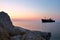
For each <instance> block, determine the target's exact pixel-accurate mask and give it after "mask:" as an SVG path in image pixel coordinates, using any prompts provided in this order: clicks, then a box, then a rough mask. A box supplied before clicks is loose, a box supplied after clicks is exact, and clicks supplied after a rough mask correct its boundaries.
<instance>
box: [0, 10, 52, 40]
mask: <svg viewBox="0 0 60 40" xmlns="http://www.w3.org/2000/svg"><path fill="white" fill-rule="evenodd" d="M50 37H51V33H49V32H41V31H30V30H27V29H24V28H21V27H16V26H14V25H13V24H12V22H11V20H10V17H9V15H8V14H7V13H5V12H3V11H2V12H0V40H50Z"/></svg>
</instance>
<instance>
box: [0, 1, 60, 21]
mask: <svg viewBox="0 0 60 40" xmlns="http://www.w3.org/2000/svg"><path fill="white" fill-rule="evenodd" d="M0 11H4V12H6V13H8V15H10V17H11V18H12V19H19V20H40V19H41V18H44V17H47V18H53V19H57V20H59V19H60V0H0Z"/></svg>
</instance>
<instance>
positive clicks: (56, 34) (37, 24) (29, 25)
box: [13, 21, 60, 40]
mask: <svg viewBox="0 0 60 40" xmlns="http://www.w3.org/2000/svg"><path fill="white" fill-rule="evenodd" d="M13 24H14V25H16V26H20V27H23V28H25V29H29V30H37V31H46V32H51V33H52V37H51V40H60V22H55V23H42V22H41V21H13Z"/></svg>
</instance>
